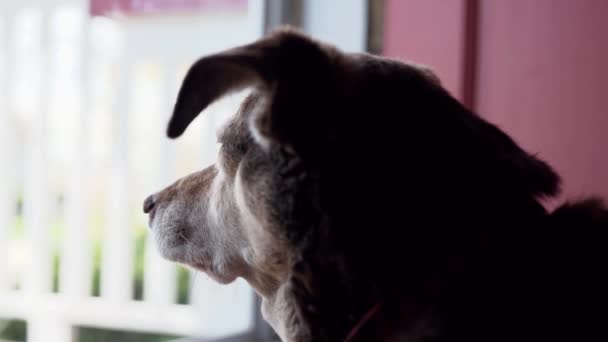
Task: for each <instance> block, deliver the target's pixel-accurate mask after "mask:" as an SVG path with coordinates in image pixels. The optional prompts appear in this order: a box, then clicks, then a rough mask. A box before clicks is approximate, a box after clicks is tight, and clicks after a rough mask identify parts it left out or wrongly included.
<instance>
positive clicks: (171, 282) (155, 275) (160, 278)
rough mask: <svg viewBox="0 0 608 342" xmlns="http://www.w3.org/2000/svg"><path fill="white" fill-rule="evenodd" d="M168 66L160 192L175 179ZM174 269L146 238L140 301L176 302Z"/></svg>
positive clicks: (173, 86)
mask: <svg viewBox="0 0 608 342" xmlns="http://www.w3.org/2000/svg"><path fill="white" fill-rule="evenodd" d="M171 66H172V65H171V64H169V63H164V64H163V65H162V70H161V75H162V76H161V80H160V85H161V87H162V88H161V89H162V91H161V94H162V96H163V97H162V100H161V101H162V103H161V105H160V106H159V107H160V108H161V110H160V112H161V113H160V120H159V121H160V123H161V124H160V127H159V129H158V130H157V134H154V135H153V136H158V137H157V139H154V140H156V141H158V142H159V143H158V144H159V146H158V149H157V150H158V155H159V158H158V165H157V167H156V169H157V170H158V174H157V175H156V181H155V183H156V184H155V187H154V189H162V188H163V187H165V186H167V185H168V183H170V182H171V181H173V178H174V175H175V172H174V170H175V167H174V166H175V145H174V144H172V142H171V141H169V139H168V138H167V137H166V136H165V127H166V124H167V122H169V118H170V116H171V110H172V106H173V101H174V99H175V96H176V94H177V79H176V77H177V73H176V70H175V69H174V68H172V67H171ZM176 271H177V268H176V266H175V265H174V264H173V263H171V262H169V261H167V260H164V259H163V258H162V257H161V256H160V254H159V253H158V250H157V247H156V242H155V241H154V237H153V235H152V234H148V236H147V241H146V251H145V271H144V299H145V300H146V301H149V302H152V303H155V304H171V303H174V302H175V298H176V288H177V287H176V280H177V279H176V275H177V273H176Z"/></svg>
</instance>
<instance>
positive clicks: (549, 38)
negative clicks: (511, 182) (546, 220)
mask: <svg viewBox="0 0 608 342" xmlns="http://www.w3.org/2000/svg"><path fill="white" fill-rule="evenodd" d="M480 3H481V7H480V9H479V14H480V22H479V42H478V44H479V45H478V46H479V50H478V61H479V64H478V69H477V70H478V71H477V75H478V78H477V82H476V84H477V87H476V98H477V104H476V110H477V111H478V112H479V113H481V114H482V115H484V116H485V117H486V118H488V119H489V120H491V121H493V122H495V123H498V124H499V125H500V126H501V127H502V128H504V129H505V130H506V131H507V132H509V133H510V134H511V135H512V136H514V137H515V139H516V140H517V141H518V142H519V143H520V144H521V145H523V146H524V147H525V148H526V149H527V150H529V151H531V152H538V153H539V155H540V157H541V158H543V159H546V160H548V161H549V162H550V163H551V164H552V165H553V166H554V167H555V168H556V169H557V170H558V172H559V173H560V174H561V175H562V177H563V179H564V185H565V189H564V190H565V194H566V195H568V197H572V196H578V195H580V194H583V193H600V194H602V195H603V196H604V197H605V198H607V199H608V1H606V0H584V1H581V0H578V1H572V0H533V1H530V0H500V1H480Z"/></svg>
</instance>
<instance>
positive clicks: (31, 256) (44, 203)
mask: <svg viewBox="0 0 608 342" xmlns="http://www.w3.org/2000/svg"><path fill="white" fill-rule="evenodd" d="M49 19H50V18H49V13H48V12H47V11H45V12H43V15H42V19H41V30H42V34H41V43H40V49H41V54H40V56H41V59H42V60H41V61H40V63H41V64H42V65H41V67H40V84H41V86H40V87H39V88H40V93H39V94H38V96H39V108H38V110H37V111H36V112H35V113H33V116H32V120H31V126H30V127H28V129H27V132H26V142H25V144H26V149H25V153H26V155H25V184H24V195H23V210H24V225H25V233H26V235H25V236H26V241H27V242H28V244H29V246H28V247H29V248H28V250H27V253H28V261H29V262H28V264H27V267H26V270H25V276H24V279H23V282H24V284H23V288H24V290H25V291H28V292H29V293H30V294H31V295H41V294H43V293H47V292H49V291H50V289H51V260H52V258H51V250H50V246H49V245H50V232H49V230H50V223H49V211H50V210H49V209H50V208H49V204H50V201H51V198H50V193H49V184H48V174H47V172H48V166H49V163H48V155H47V152H48V151H47V144H48V134H47V133H48V132H47V130H48V129H47V126H48V125H47V120H48V116H49V111H48V109H49V104H50V101H49V100H50V99H49V94H50V92H48V91H45V89H49V88H50V85H51V83H52V81H51V79H50V73H49V68H50V66H51V63H50V62H51V61H50V57H51V55H50V53H49V51H50V47H49V45H50V44H51V38H52V37H51V36H50V34H49V21H50V20H49Z"/></svg>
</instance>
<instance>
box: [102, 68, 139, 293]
mask: <svg viewBox="0 0 608 342" xmlns="http://www.w3.org/2000/svg"><path fill="white" fill-rule="evenodd" d="M132 70H133V67H132V61H131V60H128V59H127V58H126V57H124V56H123V60H121V61H119V63H118V68H117V70H116V76H117V77H116V83H117V88H116V92H115V97H116V101H115V106H114V107H113V108H112V109H111V110H112V121H113V122H112V135H113V138H112V142H111V144H112V163H111V164H112V165H111V166H110V168H111V169H110V173H109V176H110V179H109V182H110V185H109V189H108V193H107V206H106V210H107V220H106V226H105V232H104V233H105V236H104V241H103V251H102V268H101V295H102V296H103V297H105V298H107V299H110V300H114V301H127V300H129V299H131V294H132V284H133V283H132V271H133V246H132V245H133V231H132V229H131V225H130V220H129V213H130V210H129V181H128V179H129V153H128V146H129V139H128V138H129V124H128V123H129V117H128V116H129V109H130V92H131V79H132V77H133V72H132Z"/></svg>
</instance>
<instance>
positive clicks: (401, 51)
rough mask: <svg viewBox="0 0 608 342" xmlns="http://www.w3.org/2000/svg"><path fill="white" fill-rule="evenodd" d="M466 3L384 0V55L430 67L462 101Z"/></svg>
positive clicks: (452, 0) (443, 0)
mask: <svg viewBox="0 0 608 342" xmlns="http://www.w3.org/2000/svg"><path fill="white" fill-rule="evenodd" d="M465 2H466V1H465V0H449V1H446V0H386V3H385V16H384V18H385V30H384V54H385V55H388V56H393V57H398V58H401V59H403V60H411V61H414V62H417V63H422V64H426V65H429V66H431V67H432V68H433V69H434V70H435V72H436V73H437V75H438V76H439V78H440V79H441V81H442V83H443V85H444V87H446V88H447V89H448V90H449V91H450V92H451V93H452V94H453V95H454V96H456V97H458V98H460V99H462V96H463V92H464V90H463V88H462V85H463V75H462V66H463V63H464V60H463V57H464V54H463V49H464V18H465Z"/></svg>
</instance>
